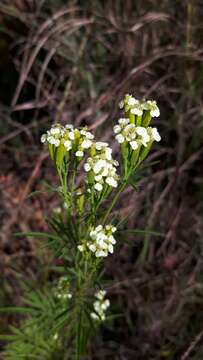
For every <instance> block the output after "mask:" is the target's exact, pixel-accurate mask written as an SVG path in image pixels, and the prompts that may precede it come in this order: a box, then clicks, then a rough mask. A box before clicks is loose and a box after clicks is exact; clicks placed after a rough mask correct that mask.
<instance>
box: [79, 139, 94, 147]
mask: <svg viewBox="0 0 203 360" xmlns="http://www.w3.org/2000/svg"><path fill="white" fill-rule="evenodd" d="M91 146H92V141H91V140H89V139H85V140H83V142H82V144H81V147H82V148H83V149H89V148H90V147H91Z"/></svg>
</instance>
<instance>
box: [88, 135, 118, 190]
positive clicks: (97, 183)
mask: <svg viewBox="0 0 203 360" xmlns="http://www.w3.org/2000/svg"><path fill="white" fill-rule="evenodd" d="M95 150H96V153H95V154H94V155H93V156H92V157H89V158H88V159H87V161H86V163H85V164H84V169H85V171H86V172H87V173H89V174H90V175H89V177H87V181H88V183H89V185H92V186H93V188H94V189H95V190H96V191H97V192H100V191H102V190H103V188H104V187H105V185H108V186H111V187H117V185H118V175H117V173H116V167H117V166H118V162H117V161H115V160H113V159H112V149H111V148H110V147H109V146H108V143H105V142H96V143H95Z"/></svg>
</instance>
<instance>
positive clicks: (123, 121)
mask: <svg viewBox="0 0 203 360" xmlns="http://www.w3.org/2000/svg"><path fill="white" fill-rule="evenodd" d="M129 122H130V120H129V119H128V118H121V119H119V120H118V123H119V124H120V125H123V126H125V125H128V124H129Z"/></svg>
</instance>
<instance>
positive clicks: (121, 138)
mask: <svg viewBox="0 0 203 360" xmlns="http://www.w3.org/2000/svg"><path fill="white" fill-rule="evenodd" d="M116 140H117V141H118V143H119V144H122V143H123V142H124V141H125V138H124V136H123V135H122V134H118V135H116Z"/></svg>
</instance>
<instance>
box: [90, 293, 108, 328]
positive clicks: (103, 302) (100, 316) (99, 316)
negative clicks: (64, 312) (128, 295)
mask: <svg viewBox="0 0 203 360" xmlns="http://www.w3.org/2000/svg"><path fill="white" fill-rule="evenodd" d="M105 295H106V291H105V290H99V291H97V292H96V293H95V298H96V300H95V302H94V303H93V308H94V311H93V312H91V314H90V315H91V317H92V319H94V320H96V321H104V320H105V319H106V311H107V309H108V308H109V306H110V301H109V299H105Z"/></svg>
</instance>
